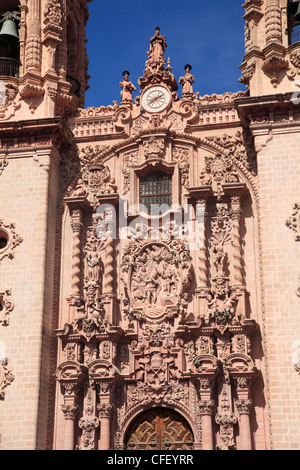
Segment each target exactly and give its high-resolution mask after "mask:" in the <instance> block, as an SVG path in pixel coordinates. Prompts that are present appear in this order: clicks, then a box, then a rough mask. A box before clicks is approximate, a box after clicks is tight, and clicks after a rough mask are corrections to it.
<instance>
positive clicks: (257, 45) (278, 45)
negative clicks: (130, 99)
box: [236, 0, 300, 449]
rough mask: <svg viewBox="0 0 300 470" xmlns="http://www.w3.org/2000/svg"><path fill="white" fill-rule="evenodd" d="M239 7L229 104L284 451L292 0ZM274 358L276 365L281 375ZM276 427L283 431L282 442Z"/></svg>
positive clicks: (294, 286)
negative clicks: (251, 154)
mask: <svg viewBox="0 0 300 470" xmlns="http://www.w3.org/2000/svg"><path fill="white" fill-rule="evenodd" d="M243 6H244V8H245V15H244V19H245V57H244V61H243V63H242V65H241V67H240V68H241V70H242V72H243V77H242V78H241V79H240V81H241V82H242V83H244V84H245V85H246V86H247V89H248V96H244V97H242V98H240V99H238V100H236V106H237V109H238V112H239V116H240V118H241V121H242V123H243V125H244V130H246V129H247V130H249V133H250V134H251V135H252V138H253V143H254V149H255V152H256V162H257V177H258V197H259V201H260V202H259V206H260V207H259V215H258V218H259V220H260V222H259V225H260V226H259V228H258V233H259V237H260V246H261V266H262V269H261V275H262V279H263V282H262V289H263V298H264V307H263V316H264V322H265V326H266V328H265V338H266V340H265V345H264V347H265V356H266V357H268V358H269V366H268V374H269V381H268V391H267V394H268V397H269V404H270V416H271V422H270V426H271V428H272V432H271V435H272V441H273V442H271V446H272V447H273V448H275V449H288V448H291V446H292V442H293V440H294V438H295V436H296V435H298V436H299V429H300V426H299V423H300V408H299V406H298V399H297V395H298V394H299V393H300V387H299V376H297V372H298V371H299V348H298V346H297V345H298V344H299V343H297V340H298V338H299V334H300V330H299V326H298V320H297V318H298V316H299V296H300V293H299V273H300V261H299V260H300V251H299V250H300V245H299V240H298V239H297V237H296V238H294V237H293V234H292V231H293V230H294V231H297V229H296V226H297V222H296V220H297V217H298V215H299V203H298V201H299V185H300V179H299V175H300V159H299V150H298V149H299V145H300V134H299V128H300V106H299V103H300V100H299V80H300V2H299V0H264V1H262V0H246V1H245V3H244V5H243ZM292 220H294V221H295V223H294V225H293V223H292ZM298 225H299V224H298ZM289 229H291V230H289ZM281 268H282V269H281ZM283 278H284V283H283ZM287 305H288V308H287ZM287 310H288V312H289V313H288V315H286V314H285V313H284V312H286V311H287ZM279 338H280V339H279ZM276 363H277V365H279V364H281V365H283V364H284V374H281V373H279V369H278V367H277V365H276ZM279 367H280V366H279ZM277 391H278V392H279V393H278V394H277ZM286 394H287V395H286ZM283 396H288V397H289V398H288V399H289V405H288V407H287V408H286V409H285V413H284V414H283V415H280V413H278V412H277V410H279V409H280V408H281V406H282V400H281V398H282V397H283ZM289 416H290V417H293V420H294V422H295V423H296V424H295V427H294V428H293V426H292V425H291V422H289ZM281 418H282V419H281ZM280 428H281V429H282V428H284V429H285V430H286V433H285V441H284V440H283V436H282V433H281V431H280ZM297 439H298V438H297Z"/></svg>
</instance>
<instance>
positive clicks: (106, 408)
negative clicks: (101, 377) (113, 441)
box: [97, 381, 113, 450]
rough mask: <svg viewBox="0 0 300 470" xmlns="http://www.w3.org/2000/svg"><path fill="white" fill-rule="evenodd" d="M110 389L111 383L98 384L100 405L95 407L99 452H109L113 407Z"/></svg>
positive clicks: (102, 382) (111, 387)
mask: <svg viewBox="0 0 300 470" xmlns="http://www.w3.org/2000/svg"><path fill="white" fill-rule="evenodd" d="M112 389H113V385H112V383H111V382H106V381H101V382H100V383H99V398H100V404H99V405H98V407H97V408H98V411H99V416H100V421H101V431H100V442H99V450H109V449H110V447H111V445H110V433H111V414H112V411H113V405H112V404H111V401H112Z"/></svg>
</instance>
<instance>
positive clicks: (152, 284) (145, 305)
mask: <svg viewBox="0 0 300 470" xmlns="http://www.w3.org/2000/svg"><path fill="white" fill-rule="evenodd" d="M143 245H144V246H143ZM122 271H123V277H122V280H123V283H124V287H125V292H126V295H127V296H128V301H129V302H130V304H131V308H132V309H133V310H135V311H140V312H142V313H141V315H142V316H143V315H146V316H147V315H151V316H152V317H154V318H157V317H158V316H160V315H162V314H164V313H166V312H168V313H166V314H168V315H172V313H171V312H173V315H174V312H176V314H179V313H180V312H179V310H180V308H181V310H180V311H182V308H183V307H184V312H185V311H186V304H187V302H186V298H184V295H185V294H186V291H187V289H188V286H189V283H190V278H191V275H192V274H191V273H192V264H191V258H190V255H189V253H188V252H187V250H186V247H185V244H184V243H183V242H182V241H178V240H173V241H172V240H168V241H164V242H157V243H147V242H141V244H140V243H139V241H134V242H133V241H132V242H130V243H129V244H128V247H127V251H125V253H124V256H123V265H122ZM183 299H184V300H183ZM182 302H183V303H182Z"/></svg>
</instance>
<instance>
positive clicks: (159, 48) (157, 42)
mask: <svg viewBox="0 0 300 470" xmlns="http://www.w3.org/2000/svg"><path fill="white" fill-rule="evenodd" d="M166 47H167V40H166V37H165V36H162V35H161V34H160V28H159V26H156V28H155V35H154V36H153V37H152V38H151V39H150V54H149V55H151V57H152V59H153V60H157V61H158V62H159V61H161V59H162V58H163V55H164V52H165V49H166Z"/></svg>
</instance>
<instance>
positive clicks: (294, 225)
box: [286, 202, 300, 241]
mask: <svg viewBox="0 0 300 470" xmlns="http://www.w3.org/2000/svg"><path fill="white" fill-rule="evenodd" d="M286 225H287V227H288V228H290V229H291V230H293V232H295V240H296V241H300V202H296V203H295V204H294V206H293V213H292V215H291V216H290V217H289V218H288V219H287V221H286Z"/></svg>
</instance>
